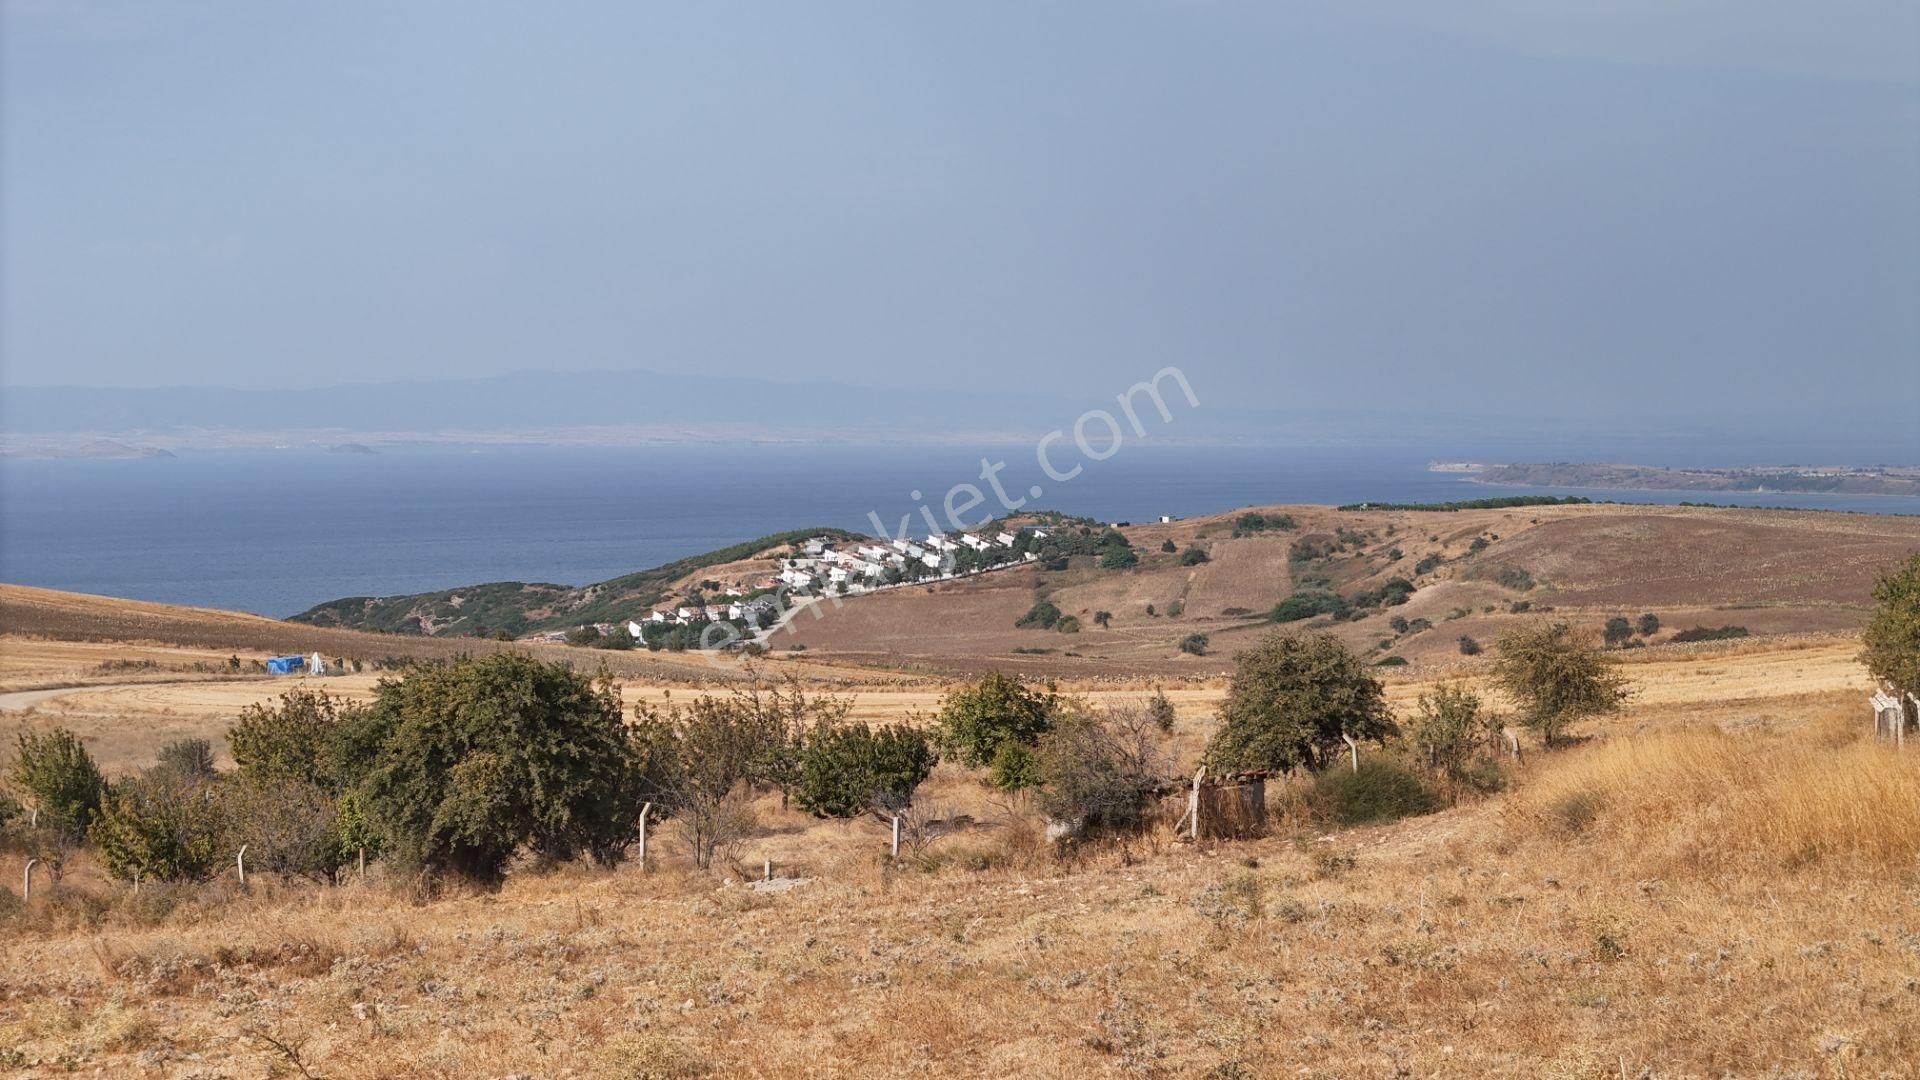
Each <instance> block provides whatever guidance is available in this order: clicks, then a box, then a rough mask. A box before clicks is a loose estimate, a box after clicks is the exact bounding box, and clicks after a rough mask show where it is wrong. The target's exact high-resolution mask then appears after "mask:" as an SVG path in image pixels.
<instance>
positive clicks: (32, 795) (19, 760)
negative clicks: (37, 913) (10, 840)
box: [10, 728, 107, 877]
mask: <svg viewBox="0 0 1920 1080" xmlns="http://www.w3.org/2000/svg"><path fill="white" fill-rule="evenodd" d="M14 750H15V752H14V758H13V768H12V769H11V770H10V775H11V779H12V781H13V784H14V787H15V788H16V789H17V790H18V791H19V792H20V794H22V795H24V796H26V799H27V801H28V803H29V804H30V805H31V806H32V815H31V816H32V817H33V819H34V821H35V823H36V825H37V827H36V828H35V829H34V830H33V832H32V833H31V834H30V836H29V842H30V843H31V844H32V846H33V847H34V849H35V850H36V852H37V853H38V855H39V857H40V858H41V859H43V860H44V861H45V862H46V864H47V867H48V869H49V870H50V872H51V873H53V874H54V876H55V877H58V876H59V874H60V870H61V867H62V866H63V865H64V863H65V859H66V855H67V853H68V852H69V851H71V850H72V849H73V848H75V847H77V846H78V845H79V844H80V843H81V842H83V841H84V840H85V839H86V835H87V829H88V828H89V827H90V826H91V825H92V824H93V820H94V818H95V817H96V816H98V815H99V813H100V805H101V803H102V802H103V801H104V800H105V798H106V794H107V782H106V779H105V778H104V777H102V776H101V775H100V767H99V766H98V765H96V764H94V761H93V755H91V754H89V753H87V748H86V746H85V745H84V744H82V743H81V741H80V738H79V736H77V735H75V734H74V733H73V732H71V731H68V730H67V729H65V728H55V729H53V730H52V731H45V732H34V731H23V732H21V733H20V736H19V739H18V741H17V742H16V743H15V748H14Z"/></svg>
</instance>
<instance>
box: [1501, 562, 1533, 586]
mask: <svg viewBox="0 0 1920 1080" xmlns="http://www.w3.org/2000/svg"><path fill="white" fill-rule="evenodd" d="M1493 580H1494V581H1495V582H1496V583H1498V584H1499V585H1500V586H1501V587H1502V588H1506V589H1512V590H1513V591H1514V592H1526V591H1527V590H1529V589H1531V588H1533V586H1534V580H1533V575H1532V574H1530V573H1528V572H1527V571H1525V570H1523V569H1521V568H1520V567H1518V566H1503V567H1501V568H1500V569H1499V571H1498V572H1496V573H1495V574H1494V575H1493Z"/></svg>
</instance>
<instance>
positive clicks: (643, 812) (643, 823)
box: [640, 803, 653, 873]
mask: <svg viewBox="0 0 1920 1080" xmlns="http://www.w3.org/2000/svg"><path fill="white" fill-rule="evenodd" d="M652 812H653V804H652V803H648V804H647V805H645V806H643V807H641V808H640V872H641V873H645V872H646V870H647V815H648V814H650V813H652Z"/></svg>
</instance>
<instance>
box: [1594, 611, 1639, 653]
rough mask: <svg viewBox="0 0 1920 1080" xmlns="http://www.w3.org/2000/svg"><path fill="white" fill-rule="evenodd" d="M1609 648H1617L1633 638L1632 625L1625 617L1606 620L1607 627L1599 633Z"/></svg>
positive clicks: (1620, 616) (1619, 616)
mask: <svg viewBox="0 0 1920 1080" xmlns="http://www.w3.org/2000/svg"><path fill="white" fill-rule="evenodd" d="M1601 636H1602V637H1603V638H1604V639H1605V640H1606V643H1607V646H1608V647H1609V648H1618V647H1619V646H1620V645H1621V644H1623V643H1624V642H1625V641H1626V640H1627V639H1628V638H1630V637H1632V636H1633V624H1632V623H1631V622H1628V621H1627V617H1626V616H1625V615H1615V616H1613V617H1612V618H1610V619H1608V620H1607V627H1606V629H1605V630H1604V631H1602V632H1601Z"/></svg>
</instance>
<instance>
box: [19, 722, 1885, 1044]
mask: <svg viewBox="0 0 1920 1080" xmlns="http://www.w3.org/2000/svg"><path fill="white" fill-rule="evenodd" d="M1849 766H1851V768H1849ZM1849 777H1867V778H1869V782H1870V783H1871V784H1873V785H1877V787H1876V788H1875V789H1871V790H1886V791H1888V792H1889V793H1890V794H1892V795H1895V796H1900V795H1902V793H1904V794H1905V797H1907V798H1908V799H1909V803H1908V804H1907V810H1906V812H1907V813H1908V814H1909V816H1908V817H1907V818H1905V820H1904V823H1903V822H1902V821H1901V820H1897V819H1893V818H1888V819H1887V821H1886V824H1885V828H1884V829H1877V830H1868V829H1864V828H1862V827H1861V825H1862V821H1861V816H1862V815H1861V811H1862V808H1870V807H1871V804H1870V803H1869V802H1868V799H1870V798H1871V797H1872V796H1871V790H1870V789H1867V788H1857V787H1853V786H1850V781H1849V780H1848V778H1849ZM1916 783H1920V755H1916V754H1908V755H1907V756H1906V757H1905V758H1904V759H1901V758H1894V757H1892V756H1891V754H1890V753H1889V752H1887V751H1884V750H1881V749H1880V748H1877V747H1872V746H1868V745H1865V744H1864V743H1863V742H1862V741H1861V740H1859V739H1857V738H1852V737H1849V735H1848V733H1846V732H1843V731H1839V730H1836V729H1833V728H1829V727H1826V726H1825V725H1813V726H1812V727H1811V728H1810V729H1809V730H1807V731H1805V732H1795V733H1786V734H1771V733H1766V734H1762V735H1758V736H1755V737H1752V738H1748V739H1729V738H1724V737H1719V736H1714V735H1711V734H1708V733H1702V732H1683V733H1675V734H1658V733H1656V734H1653V735H1648V736H1642V737H1634V738H1620V739H1615V740H1612V741H1610V742H1608V743H1606V744H1604V745H1598V746H1593V747H1590V748H1587V749H1583V750H1576V751H1571V752H1568V753H1565V754H1562V755H1558V756H1556V757H1554V758H1551V759H1548V760H1547V761H1546V762H1544V763H1543V764H1541V765H1539V766H1537V767H1536V769H1535V771H1534V772H1532V773H1531V774H1530V775H1528V776H1526V777H1524V778H1523V780H1522V786H1521V788H1520V789H1519V790H1518V791H1517V792H1516V793H1515V794H1513V795H1511V796H1507V797H1505V798H1504V799H1502V800H1496V801H1495V802H1492V803H1489V804H1485V805H1482V806H1476V807H1466V808H1461V809H1457V810H1454V811H1450V812H1447V813H1444V814H1440V815H1435V816H1432V817H1428V818H1422V819H1416V820H1413V821H1408V822H1402V823H1400V824H1398V825H1393V826H1386V827H1381V828H1376V829H1368V830H1358V831H1349V832H1342V833H1330V834H1312V833H1308V834H1302V835H1299V836H1291V837H1276V838H1273V839H1268V840H1265V841H1260V842H1256V843H1247V844H1236V845H1228V846H1223V847H1221V848H1218V849H1215V850H1212V851H1195V850H1192V849H1190V848H1186V847H1183V846H1178V845H1167V844H1160V845H1154V844H1147V845H1135V846H1133V847H1132V848H1131V849H1130V850H1129V851H1127V852H1126V853H1124V854H1123V853H1122V852H1121V851H1119V850H1117V849H1113V850H1103V851H1099V852H1094V853H1089V854H1086V855H1084V856H1083V857H1082V859H1081V860H1080V861H1078V862H1076V863H1071V864H1061V863H1055V862H1050V861H1043V860H1032V861H1026V860H1029V859H1030V858H1031V856H1030V855H1028V853H1027V849H1026V847H1025V845H1024V843H1023V842H1022V841H1021V840H1020V838H1019V837H1017V836H1014V835H1012V834H1013V833H1015V832H1017V831H1018V830H1012V829H1006V830H995V831H990V832H985V833H980V834H974V835H972V836H967V837H958V838H954V839H951V840H947V841H941V844H946V845H951V846H952V848H953V857H951V858H948V859H944V860H938V861H939V862H940V868H939V869H937V870H935V871H933V872H925V871H920V870H910V869H900V870H890V869H888V868H886V867H884V866H882V865H881V864H880V863H879V862H878V861H877V860H876V859H875V858H874V857H873V856H872V855H871V850H872V846H871V845H870V844H869V843H868V840H869V839H870V837H869V836H868V835H867V834H866V833H865V832H863V831H861V830H860V829H859V828H858V827H849V826H841V825H834V824H825V825H822V824H811V823H807V822H805V821H804V819H800V818H797V817H781V816H780V815H778V814H777V813H769V814H768V824H769V826H770V827H771V828H774V829H794V830H804V832H799V831H796V832H795V833H794V834H793V835H794V836H795V837H800V836H803V835H804V837H806V838H808V839H811V840H813V841H815V842H816V843H817V844H818V845H819V846H820V847H823V848H825V849H826V851H825V852H824V853H823V854H822V855H820V857H819V861H818V862H817V863H816V865H815V866H814V867H813V869H814V871H815V872H816V873H817V877H816V880H814V881H812V882H811V883H809V884H806V885H802V886H800V887H798V888H795V889H792V890H790V891H787V892H784V893H778V894H762V893H756V892H752V891H749V890H747V889H746V888H744V887H742V886H740V885H737V884H733V885H726V886H721V885H719V884H718V883H716V882H715V881H713V880H711V879H704V878H699V877H696V876H693V875H691V874H689V873H687V872H685V871H684V870H683V869H681V868H679V867H678V866H677V865H676V864H674V863H673V862H672V861H671V860H670V861H669V864H668V865H666V866H664V867H662V868H661V869H659V870H657V871H656V872H655V873H652V874H641V873H639V872H638V871H637V870H635V869H633V868H628V869H624V870H621V871H618V872H614V873H596V872H591V871H586V870H582V869H577V868H568V869H563V870H559V871H555V872H551V873H544V874H543V873H532V872H529V873H525V874H521V875H519V876H517V877H515V878H513V879H512V880H511V881H510V882H509V884H508V885H507V887H506V888H505V889H504V890H502V891H501V892H499V893H496V894H484V895H472V896H464V897H455V898H449V899H443V900H440V901H436V902H432V903H427V904H418V905H417V904H414V903H410V902H409V901H407V900H406V899H405V898H404V897H402V896H401V895H399V893H398V892H397V891H391V890H388V889H384V888H380V887H365V888H360V887H348V888H343V889H337V890H302V889H286V890H281V889H275V888H268V889H263V890H260V891H259V892H257V893H256V894H255V895H254V896H252V897H248V898H239V899H235V900H233V901H232V902H231V903H225V904H221V903H189V904H185V905H182V906H181V907H179V908H178V909H176V910H175V911H173V912H172V913H171V914H169V915H165V916H162V917H160V918H159V920H158V922H156V923H152V924H150V925H149V924H147V923H146V922H145V921H144V920H142V919H141V918H139V917H138V913H137V912H135V911H133V910H132V909H131V905H130V902H129V901H128V900H126V899H125V898H124V896H122V897H121V898H119V899H116V900H114V901H113V906H112V909H111V910H109V911H107V912H105V913H104V915H103V916H102V920H103V921H102V925H101V927H100V929H98V930H97V931H88V930H84V929H81V928H78V927H73V926H69V927H66V928H61V927H59V926H58V925H57V924H58V923H59V922H60V921H61V919H62V917H63V914H70V913H71V912H72V910H73V909H74V908H76V907H78V906H80V901H79V900H78V899H77V897H78V895H79V888H78V887H76V888H75V889H74V890H73V896H74V897H75V899H69V900H68V901H66V902H65V903H64V905H62V906H56V907H41V906H40V904H39V902H38V901H36V910H35V911H33V912H31V913H14V914H13V915H12V916H11V917H8V918H6V921H5V922H4V923H0V925H3V926H5V928H6V929H5V933H6V934H7V935H8V936H7V938H6V939H5V940H6V945H5V953H6V959H7V964H6V970H5V975H4V982H0V1056H4V1061H5V1063H6V1064H9V1065H11V1066H13V1067H15V1068H16V1069H18V1070H19V1072H20V1074H21V1075H30V1076H31V1075H47V1074H53V1073H56V1072H61V1071H64V1070H66V1069H68V1068H72V1069H74V1070H77V1071H81V1072H94V1071H96V1070H98V1071H101V1072H103V1073H104V1074H108V1075H116V1076H119V1075H125V1076H156V1077H157V1076H167V1077H224V1076H231V1077H243V1076H245V1077H252V1076H262V1075H271V1074H278V1075H300V1074H301V1072H302V1071H303V1070H304V1071H305V1072H307V1073H310V1074H311V1075H313V1076H324V1077H332V1078H359V1077H384V1076H422V1077H466V1076H483V1077H484V1076H507V1075H513V1074H525V1075H528V1076H537V1077H561V1076H575V1077H583V1078H585V1077H641V1076H695V1075H709V1076H741V1075H765V1076H845V1075H861V1076H920V1075H988V1076H1061V1077H1078V1076H1110V1075H1111V1076H1125V1075H1139V1076H1215V1077H1233V1076H1289V1077H1293V1076H1325V1077H1333V1076H1340V1077H1347V1076H1385V1075H1418V1076H1446V1077H1454V1076H1458V1077H1468V1076H1483V1075H1509V1076H1529V1077H1533V1076H1545V1077H1586V1076H1591V1077H1617V1076H1619V1075H1620V1074H1621V1072H1622V1070H1624V1071H1625V1072H1626V1073H1627V1074H1628V1075H1630V1076H1640V1075H1654V1076H1661V1077H1668V1076H1729V1075H1732V1076H1756V1075H1758V1076H1767V1075H1773V1076H1835V1077H1838V1076H1849V1077H1861V1076H1910V1075H1914V1074H1915V1071H1916V1066H1915V1062H1917V1061H1920V1024H1916V1023H1915V1017H1916V1016H1920V890H1917V889H1916V879H1915V865H1916V864H1915V858H1916V855H1920V831H1916V830H1915V829H1914V828H1913V827H1912V817H1911V816H1910V815H1911V813H1912V804H1911V794H1912V792H1913V791H1914V790H1915V788H1914V785H1915V784H1916ZM1578 798H1585V799H1588V800H1590V804H1589V805H1588V806H1587V807H1586V808H1585V809H1584V810H1583V811H1581V812H1580V813H1578V814H1575V815H1573V816H1572V817H1569V816H1568V814H1567V813H1566V812H1565V810H1564V807H1565V805H1566V802H1567V800H1569V799H1578ZM1895 812H1897V808H1895ZM1867 816H1868V817H1872V816H1873V815H1872V814H1868V815H1867ZM1575 819H1577V821H1576V820H1575ZM1576 824H1577V826H1578V827H1577V828H1575V825H1576ZM1848 838H1851V839H1848ZM933 850H935V851H938V850H940V845H936V846H935V848H934V849H933ZM968 867H983V868H984V869H968ZM147 902H148V903H150V904H155V903H157V902H158V898H157V897H150V898H149V899H148V901H147Z"/></svg>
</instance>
